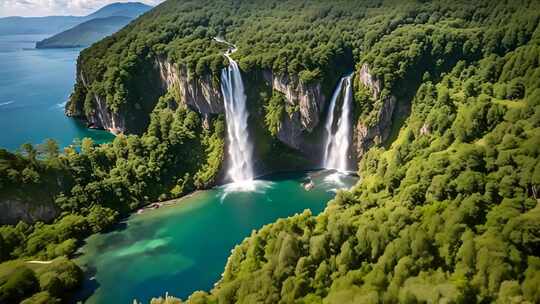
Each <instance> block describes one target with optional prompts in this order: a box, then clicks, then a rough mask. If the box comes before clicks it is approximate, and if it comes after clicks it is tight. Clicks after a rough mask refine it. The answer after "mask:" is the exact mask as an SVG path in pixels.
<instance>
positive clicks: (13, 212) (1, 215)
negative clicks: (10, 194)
mask: <svg viewBox="0 0 540 304" xmlns="http://www.w3.org/2000/svg"><path fill="white" fill-rule="evenodd" d="M0 210H2V212H0V225H14V224H17V223H18V222H19V221H24V222H27V223H34V222H36V221H42V222H50V221H52V220H53V219H55V218H56V217H57V216H58V215H59V214H60V211H59V210H58V209H57V208H56V207H55V206H54V205H53V204H52V203H45V204H35V203H30V202H27V201H24V200H19V199H4V200H0Z"/></svg>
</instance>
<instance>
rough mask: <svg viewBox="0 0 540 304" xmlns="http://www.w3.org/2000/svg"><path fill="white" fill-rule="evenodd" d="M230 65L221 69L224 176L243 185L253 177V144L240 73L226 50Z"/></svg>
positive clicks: (231, 50)
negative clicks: (224, 151)
mask: <svg viewBox="0 0 540 304" xmlns="http://www.w3.org/2000/svg"><path fill="white" fill-rule="evenodd" d="M231 52H234V49H230V50H229V51H228V52H227V53H226V54H225V56H226V57H227V59H229V66H228V67H227V68H224V69H223V70H222V72H221V91H222V93H223V99H224V103H225V119H226V125H227V139H228V143H227V155H228V156H229V157H228V159H227V163H228V168H227V176H228V177H229V178H230V179H231V180H232V181H233V183H235V184H238V185H241V186H240V187H239V188H245V187H247V185H248V184H249V183H247V181H251V180H253V177H254V173H253V168H252V163H253V161H252V155H253V147H252V145H251V142H250V140H249V133H248V112H247V108H246V95H245V93H244V84H243V82H242V75H241V74H240V69H239V67H238V64H237V63H236V61H234V60H233V59H232V58H231V57H230V56H229V54H230V53H231Z"/></svg>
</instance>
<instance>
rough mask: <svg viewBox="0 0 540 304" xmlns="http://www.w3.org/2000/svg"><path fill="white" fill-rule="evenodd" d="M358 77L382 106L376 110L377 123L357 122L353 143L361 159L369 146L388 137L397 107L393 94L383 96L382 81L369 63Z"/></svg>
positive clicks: (364, 65)
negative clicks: (372, 70) (372, 71)
mask: <svg viewBox="0 0 540 304" xmlns="http://www.w3.org/2000/svg"><path fill="white" fill-rule="evenodd" d="M358 79H359V80H360V83H361V84H362V85H364V86H366V87H367V88H368V89H369V90H370V92H371V93H372V94H373V95H372V98H373V101H380V102H381V106H380V107H379V108H378V109H376V110H375V111H377V113H376V119H375V123H371V124H368V123H365V122H363V121H361V120H359V121H358V122H357V123H356V127H355V130H354V134H353V144H354V150H355V151H356V157H357V159H358V160H360V159H361V158H362V156H363V155H364V154H365V153H366V152H367V150H368V149H369V148H371V147H372V146H373V145H376V144H380V143H383V142H384V141H386V140H387V139H388V136H389V135H390V130H391V127H392V116H393V113H394V110H395V107H396V98H395V97H394V96H392V95H390V96H381V90H382V87H381V82H380V80H378V79H376V78H375V77H374V76H373V75H372V73H371V72H370V69H369V66H368V65H367V64H363V65H362V68H361V69H360V73H359V75H358Z"/></svg>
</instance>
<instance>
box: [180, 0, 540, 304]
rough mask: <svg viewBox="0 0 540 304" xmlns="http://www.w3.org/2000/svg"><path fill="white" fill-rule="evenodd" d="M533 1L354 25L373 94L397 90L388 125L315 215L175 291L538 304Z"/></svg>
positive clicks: (372, 106)
mask: <svg viewBox="0 0 540 304" xmlns="http://www.w3.org/2000/svg"><path fill="white" fill-rule="evenodd" d="M534 5H536V4H534V3H532V2H529V3H528V4H525V3H520V4H519V6H517V4H515V5H514V4H510V3H503V2H502V1H500V2H495V3H491V4H489V5H487V2H485V3H482V2H480V3H478V4H462V5H459V4H455V3H452V4H449V3H448V4H445V3H444V2H441V1H429V2H425V1H424V3H423V4H422V5H421V7H420V6H417V5H416V4H414V3H412V2H411V3H410V5H409V6H407V5H403V6H400V8H401V9H405V8H407V9H408V14H404V15H403V16H402V17H401V18H402V19H397V20H398V21H395V22H396V23H397V25H396V26H395V27H393V26H392V24H391V23H389V24H388V25H387V26H386V27H381V28H380V31H379V32H372V33H366V35H365V36H364V40H363V43H362V45H364V46H365V52H364V53H362V55H361V56H360V57H361V58H364V60H366V61H367V62H368V63H369V64H370V66H371V70H372V72H373V73H374V74H375V75H376V76H377V77H378V79H380V80H381V81H382V84H383V85H382V88H383V91H382V92H381V94H382V95H383V97H384V96H389V95H394V96H396V97H398V102H407V101H408V100H410V115H409V116H408V117H407V118H406V120H405V122H404V124H403V125H402V126H401V129H400V130H399V134H397V136H396V138H395V140H394V141H393V142H392V143H389V144H388V146H387V147H378V148H373V149H371V150H370V151H369V152H368V153H367V155H365V156H364V157H363V159H362V161H361V162H360V164H359V175H360V176H361V180H360V182H359V184H358V185H356V186H355V187H354V188H353V189H351V190H350V191H344V192H339V193H338V195H337V197H336V199H334V200H333V201H332V202H331V203H330V205H329V207H328V208H327V209H326V210H325V211H324V212H323V213H322V214H320V215H319V216H316V217H314V216H312V215H311V214H310V212H308V211H306V212H304V213H303V214H301V215H297V216H294V217H291V218H288V219H283V220H278V221H277V222H276V223H273V224H270V225H267V226H265V227H264V228H262V229H261V230H259V231H257V232H255V233H253V234H252V235H251V236H250V237H249V238H247V239H245V240H244V241H243V242H242V243H241V244H240V245H238V246H237V247H236V248H235V249H234V250H233V252H232V254H231V256H230V258H229V260H228V263H227V265H226V267H225V271H224V274H223V278H222V279H221V280H220V281H219V282H218V284H217V285H216V287H215V288H214V289H213V290H212V291H211V292H210V293H205V292H198V293H196V294H194V295H193V296H192V297H191V298H189V299H188V302H192V303H418V302H419V303H442V302H445V303H490V302H496V303H537V302H538V301H539V297H540V296H539V292H538V284H539V283H538V282H539V281H538V280H539V278H540V268H539V262H538V261H539V256H538V253H539V252H540V247H539V246H540V238H539V236H540V213H539V210H540V205H539V204H538V198H539V197H538V195H539V194H538V190H540V175H539V174H540V162H539V160H540V148H539V147H540V102H539V101H540V98H539V97H540V82H539V80H538V79H539V78H538V76H539V75H540V63H539V61H538V58H540V46H539V43H540V40H539V39H540V36H538V35H539V33H540V30H539V27H538V21H539V20H540V15H539V13H538V12H540V11H539V10H538V7H536V6H534ZM505 6H506V7H505ZM529 6H530V7H529ZM445 7H451V8H452V9H451V10H445ZM503 16H504V17H503ZM503 19H504V20H506V22H504V24H502V23H500V21H501V20H503ZM359 22H362V21H359ZM261 39H262V38H261ZM262 40H263V41H264V39H262ZM252 56H253V55H252ZM360 68H361V65H358V66H357V67H356V71H357V72H359V70H360ZM357 88H359V89H357V92H356V94H355V98H356V104H357V105H362V109H361V110H360V113H358V117H360V119H365V120H366V121H369V120H370V117H374V119H375V120H374V122H376V119H377V117H376V115H375V116H373V115H372V113H377V111H378V109H380V106H381V105H378V104H376V103H377V102H380V101H381V99H380V98H378V99H374V98H373V97H372V92H371V91H369V90H367V88H363V87H361V86H357ZM358 97H360V98H358ZM363 107H366V108H367V110H365V109H364V108H363Z"/></svg>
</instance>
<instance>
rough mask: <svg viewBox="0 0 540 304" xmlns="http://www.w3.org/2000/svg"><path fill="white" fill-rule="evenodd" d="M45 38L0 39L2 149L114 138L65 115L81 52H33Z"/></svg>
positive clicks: (0, 141) (23, 36) (49, 50)
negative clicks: (65, 107) (52, 142)
mask: <svg viewBox="0 0 540 304" xmlns="http://www.w3.org/2000/svg"><path fill="white" fill-rule="evenodd" d="M46 37H47V35H9V36H0V130H2V132H0V148H6V149H9V150H15V149H17V148H19V147H20V145H21V144H23V143H25V142H30V143H33V144H39V143H42V142H43V141H44V140H45V139H47V138H52V139H55V140H56V141H58V143H59V145H60V146H61V147H65V146H68V145H69V144H71V143H72V142H73V139H75V138H83V137H91V138H93V139H94V140H95V141H96V142H100V143H101V142H107V141H110V140H112V139H113V138H114V136H113V135H111V134H110V133H108V132H105V131H99V130H89V129H87V128H86V127H85V126H84V125H83V124H82V123H81V122H79V121H77V120H75V119H71V118H69V117H66V116H65V115H64V105H65V103H66V101H67V100H68V98H69V94H70V93H71V90H72V89H73V84H74V83H75V65H76V60H77V56H78V55H79V52H80V49H47V50H38V49H34V46H35V42H36V41H39V40H41V39H43V38H46Z"/></svg>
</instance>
